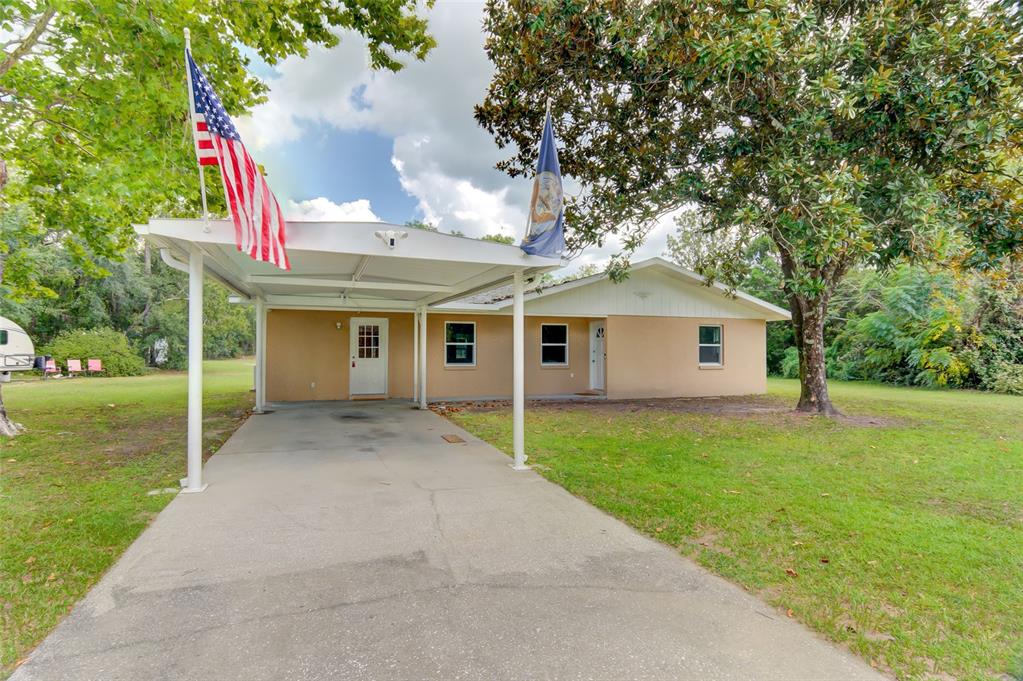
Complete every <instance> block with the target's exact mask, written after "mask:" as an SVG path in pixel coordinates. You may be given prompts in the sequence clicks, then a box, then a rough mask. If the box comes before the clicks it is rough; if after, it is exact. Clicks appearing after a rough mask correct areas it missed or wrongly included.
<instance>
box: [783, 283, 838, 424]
mask: <svg viewBox="0 0 1023 681" xmlns="http://www.w3.org/2000/svg"><path fill="white" fill-rule="evenodd" d="M791 300H792V323H793V325H794V326H795V331H796V349H797V350H799V383H800V390H799V403H798V404H797V405H796V411H805V412H812V413H817V414H823V415H825V416H837V415H838V410H837V409H835V406H834V405H833V404H831V397H830V396H829V395H828V377H827V369H826V365H825V361H824V317H825V313H826V312H827V300H826V299H823V300H807V299H806V298H803V297H802V296H792V299H791Z"/></svg>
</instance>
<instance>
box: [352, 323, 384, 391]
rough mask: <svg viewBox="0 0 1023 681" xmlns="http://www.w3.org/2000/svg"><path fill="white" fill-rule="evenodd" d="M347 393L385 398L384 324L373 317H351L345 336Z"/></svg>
mask: <svg viewBox="0 0 1023 681" xmlns="http://www.w3.org/2000/svg"><path fill="white" fill-rule="evenodd" d="M348 337H349V339H350V342H349V354H350V355H351V360H350V362H351V365H350V367H349V371H350V372H351V373H350V374H349V381H348V385H349V388H348V392H349V393H351V395H352V396H353V397H355V396H358V395H386V394H387V320H386V319H382V318H376V317H352V322H351V328H350V331H349V334H348Z"/></svg>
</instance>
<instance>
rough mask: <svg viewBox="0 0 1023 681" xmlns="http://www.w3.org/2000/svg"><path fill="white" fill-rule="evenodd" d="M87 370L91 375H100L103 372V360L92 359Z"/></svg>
mask: <svg viewBox="0 0 1023 681" xmlns="http://www.w3.org/2000/svg"><path fill="white" fill-rule="evenodd" d="M86 368H87V369H88V370H89V373H90V374H98V373H100V372H102V371H103V360H101V359H90V360H89V361H88V365H87V366H86Z"/></svg>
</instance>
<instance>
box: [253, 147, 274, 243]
mask: <svg viewBox="0 0 1023 681" xmlns="http://www.w3.org/2000/svg"><path fill="white" fill-rule="evenodd" d="M256 173H257V174H258V175H259V185H260V187H259V190H260V191H261V192H262V194H263V196H262V198H261V199H260V200H261V201H262V202H263V210H262V211H261V213H262V214H261V215H260V220H259V232H260V236H261V238H260V242H261V245H262V246H263V258H262V259H263V260H265V261H268V262H277V258H276V257H274V258H273V259H271V258H270V212H269V211H268V210H267V209H268V208H269V207H270V188H269V187H267V186H266V182H265V181H264V180H263V175H262V173H260V172H259V168H258V167H257V168H256ZM275 255H276V254H275Z"/></svg>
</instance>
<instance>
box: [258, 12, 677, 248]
mask: <svg viewBox="0 0 1023 681" xmlns="http://www.w3.org/2000/svg"><path fill="white" fill-rule="evenodd" d="M428 19H429V22H430V31H431V33H432V34H433V35H434V36H435V37H436V39H437V47H436V48H435V49H434V50H433V51H432V52H430V54H429V55H428V56H427V58H426V60H425V61H423V62H417V61H410V62H409V63H407V65H406V67H405V68H404V69H402V70H401V71H399V72H398V73H391V72H387V71H376V72H375V71H372V70H371V69H370V68H369V66H368V63H367V59H366V49H365V45H366V43H365V40H364V39H363V38H362V37H360V36H358V35H356V34H350V33H346V34H344V35H343V37H342V41H341V44H340V45H339V46H338V47H336V48H333V49H330V50H324V49H313V50H310V53H309V56H308V57H307V58H305V59H301V58H297V57H292V58H289V59H286V60H284V61H283V62H281V63H280V64H278V65H277V67H276V71H277V74H278V77H276V78H274V79H273V80H271V81H270V82H269V84H270V86H271V90H270V93H269V101H268V102H267V103H266V104H264V105H262V106H260V107H258V108H257V109H256V110H255V111H254V112H253V114H252V116H251V117H249V118H247V119H246V120H245V121H244V122H242V121H239V125H240V127H241V126H242V125H244V126H245V127H244V128H243V129H242V134H243V136H244V138H245V140H246V142H247V143H248V142H249V140H250V139H251V140H253V142H252V143H253V144H254V145H264V146H265V145H268V144H281V143H290V144H292V146H293V148H297V149H300V148H301V146H302V145H303V144H310V143H312V142H311V141H310V140H308V139H305V140H301V139H300V140H299V141H298V142H295V141H294V139H295V137H296V136H300V135H301V134H302V132H301V131H302V128H303V126H302V125H301V124H300V122H301V119H307V120H312V121H317V122H323V123H327V124H329V125H332V126H334V127H336V128H338V129H339V130H344V131H370V132H373V133H376V134H379V135H384V136H387V137H390V138H392V139H393V140H394V144H393V151H392V159H391V161H392V164H393V166H394V168H395V170H396V171H397V173H398V178H399V180H400V182H401V186H402V188H403V189H404V190H405V191H406V192H407V193H409V194H410V195H411V196H413V197H414V198H415V199H416V201H417V205H418V208H419V210H420V211H421V212H422V214H423V217H424V219H425V220H427V221H429V222H432V223H434V224H437V225H438V226H439V227H440V229H442V230H444V231H455V230H457V231H461V232H463V233H465V234H467V235H469V236H476V237H479V236H483V235H485V234H495V233H501V234H507V235H511V236H514V237H516V238H518V237H521V236H522V233H523V232H524V228H525V218H526V209H527V207H528V202H529V197H530V192H531V190H532V186H531V183H530V181H529V180H528V179H525V178H510V177H508V176H507V175H505V174H504V173H501V172H498V171H497V170H495V169H494V164H495V163H496V162H497V161H499V160H501V159H502V158H505V157H506V156H508V154H509V152H508V151H507V150H504V151H502V150H499V149H498V148H497V146H496V144H494V142H493V140H492V139H491V137H490V136H489V134H487V133H486V132H485V131H484V130H482V129H481V128H480V127H479V126H478V125H477V124H476V121H475V120H474V118H473V106H474V105H475V104H477V103H479V102H481V101H482V100H483V98H484V96H485V95H486V89H487V86H488V84H489V82H490V77H491V74H492V73H493V67H492V65H491V64H490V62H489V61H488V60H487V57H486V54H485V52H484V51H483V40H484V35H483V32H482V30H481V28H480V27H481V23H482V19H483V5H482V3H475V2H459V3H448V4H445V3H438V4H437V5H436V6H435V7H433V8H432V9H431V10H429V11H428ZM574 186H575V185H574V183H572V182H571V180H570V179H569V180H568V181H566V190H569V191H571V192H573V193H574V192H575V189H573V187H574ZM318 200H320V199H314V200H313V201H318ZM323 200H326V199H323ZM302 203H303V204H305V203H310V202H302ZM356 203H358V202H356ZM298 205H300V204H298ZM344 205H348V204H344ZM367 210H369V208H368V206H367ZM331 219H335V218H331ZM671 227H672V224H671V218H666V219H664V220H662V221H661V222H660V223H659V224H658V226H657V227H656V228H655V229H654V230H652V231H651V233H650V235H649V238H648V240H647V243H646V244H644V246H643V247H642V248H641V249H640V251H638V252H637V254H636V256H635V259H637V260H639V259H642V258H645V257H651V256H654V255H660V254H662V253H663V251H664V250H665V247H666V243H665V235H666V234H667V233H668V232H669V231H670V229H671ZM619 248H620V242H619V241H618V240H617V239H615V238H613V237H612V238H610V239H608V241H607V243H606V245H605V246H604V247H602V248H593V249H589V250H587V252H586V253H584V254H582V255H581V256H580V257H578V258H577V259H576V260H575V261H574V262H573V263H572V267H578V266H579V265H581V264H583V263H586V262H606V260H607V258H608V257H609V256H610V255H611V254H612V253H614V252H616V251H617V250H619Z"/></svg>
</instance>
